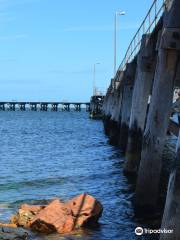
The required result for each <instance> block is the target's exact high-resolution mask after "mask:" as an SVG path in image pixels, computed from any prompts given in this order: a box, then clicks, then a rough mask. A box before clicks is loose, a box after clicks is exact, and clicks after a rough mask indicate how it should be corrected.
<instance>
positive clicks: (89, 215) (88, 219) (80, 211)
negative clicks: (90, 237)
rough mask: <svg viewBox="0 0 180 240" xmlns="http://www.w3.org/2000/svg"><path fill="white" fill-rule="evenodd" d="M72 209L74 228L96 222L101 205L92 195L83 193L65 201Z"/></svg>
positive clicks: (99, 214)
mask: <svg viewBox="0 0 180 240" xmlns="http://www.w3.org/2000/svg"><path fill="white" fill-rule="evenodd" d="M66 205H68V206H69V207H70V209H71V211H72V214H73V217H74V223H75V228H78V227H83V226H88V225H92V224H96V223H97V222H98V219H99V218H100V217H101V215H102V212H103V207H102V205H101V203H100V202H99V201H98V200H97V199H95V198H94V197H92V196H90V195H88V194H86V193H84V194H81V195H79V196H77V197H75V198H73V199H71V200H70V201H68V202H67V203H66Z"/></svg>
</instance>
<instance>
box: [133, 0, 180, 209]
mask: <svg viewBox="0 0 180 240" xmlns="http://www.w3.org/2000/svg"><path fill="white" fill-rule="evenodd" d="M174 2H176V0H174ZM170 13H171V14H173V18H176V16H175V15H174V14H175V12H172V11H170ZM167 14H168V16H166V17H167V19H168V18H169V19H171V17H172V16H171V15H169V12H168V13H167ZM168 26H169V25H168ZM171 27H172V28H173V26H171ZM178 30H179V29H176V31H175V30H174V32H177V31H178ZM170 31H171V29H170ZM168 33H169V28H167V25H165V26H164V28H163V31H162V36H161V41H160V44H159V47H158V60H157V65H156V73H155V77H154V85H153V91H152V98H151V103H150V109H149V113H148V119H147V125H146V130H145V133H144V137H143V147H142V153H141V163H140V168H139V174H138V180H137V186H136V206H139V207H148V208H149V209H150V208H155V207H156V204H157V199H158V193H159V180H160V173H161V165H162V163H161V158H162V152H163V147H164V142H165V137H166V132H167V128H168V124H169V117H170V112H171V107H172V100H173V89H174V81H175V76H176V72H177V65H178V61H179V53H178V49H177V48H176V45H173V44H170V46H168V45H167V42H173V41H174V37H175V36H176V34H175V35H172V36H173V38H172V39H169V34H168ZM175 38H176V37H175Z"/></svg>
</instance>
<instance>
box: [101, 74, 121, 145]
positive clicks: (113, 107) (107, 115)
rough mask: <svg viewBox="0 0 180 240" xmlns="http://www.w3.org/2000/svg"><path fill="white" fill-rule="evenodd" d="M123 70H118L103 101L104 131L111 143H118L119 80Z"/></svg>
mask: <svg viewBox="0 0 180 240" xmlns="http://www.w3.org/2000/svg"><path fill="white" fill-rule="evenodd" d="M123 74H124V73H123V72H118V73H117V74H116V77H115V79H113V80H112V81H111V85H110V87H109V89H108V91H107V94H106V97H105V99H104V103H103V115H104V119H103V123H104V129H105V133H106V134H107V135H108V136H109V142H110V144H112V145H118V143H119V127H120V111H121V103H122V89H121V80H122V77H123Z"/></svg>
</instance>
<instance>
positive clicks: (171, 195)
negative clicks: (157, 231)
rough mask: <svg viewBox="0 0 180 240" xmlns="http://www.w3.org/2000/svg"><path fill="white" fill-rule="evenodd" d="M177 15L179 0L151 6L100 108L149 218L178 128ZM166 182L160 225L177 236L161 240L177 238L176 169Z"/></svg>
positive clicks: (137, 204) (179, 29)
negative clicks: (167, 145) (171, 136)
mask: <svg viewBox="0 0 180 240" xmlns="http://www.w3.org/2000/svg"><path fill="white" fill-rule="evenodd" d="M179 13H180V1H179V0H166V1H162V4H159V2H158V1H157V0H155V1H154V2H153V4H152V6H151V8H150V10H149V12H148V14H147V16H146V18H145V19H144V21H143V23H142V25H141V26H140V28H139V29H138V31H137V33H136V34H135V36H134V38H133V39H132V41H131V43H130V45H129V47H128V50H127V52H126V55H125V57H124V59H123V61H122V63H121V65H120V67H119V69H118V71H117V73H116V76H115V77H114V78H113V79H112V80H111V82H110V86H109V88H108V91H107V93H106V96H105V98H104V102H103V107H102V111H103V122H104V129H105V133H106V134H107V135H108V136H109V140H110V143H112V144H114V145H119V148H120V150H121V152H124V154H125V162H124V173H125V174H129V175H133V176H134V175H135V176H136V177H137V178H136V190H135V199H134V200H135V201H134V204H135V209H136V210H140V211H142V212H143V213H144V212H145V211H146V210H147V212H149V214H153V213H154V212H156V208H157V204H158V200H159V197H160V195H159V186H160V176H161V173H162V154H163V150H164V146H165V141H166V139H167V133H168V132H169V133H172V134H174V135H175V136H177V135H178V131H179V128H180V126H179V123H175V122H173V120H172V118H170V116H171V114H172V108H173V94H174V90H175V89H176V88H177V87H179V86H180V14H179ZM153 14H154V17H153ZM147 22H148V24H147ZM133 62H134V63H137V64H136V65H135V71H134V74H132V76H131V80H129V78H126V77H125V76H126V73H127V71H128V68H129V66H130V65H131V64H132V63H133ZM178 148H179V147H178ZM177 156H178V157H177V158H179V154H178V153H177ZM169 181H170V182H169V190H168V194H167V201H166V208H165V212H164V218H163V219H164V220H163V223H162V226H163V227H167V226H170V227H173V226H172V225H170V224H168V221H170V222H171V223H173V225H174V227H175V228H174V229H175V235H166V237H165V235H164V236H161V239H169V240H173V239H180V231H179V230H177V229H179V220H178V219H179V217H180V215H179V214H178V213H177V212H175V211H179V204H180V198H179V196H180V195H179V190H178V187H179V186H180V177H179V168H177V167H176V169H175V170H174V171H173V172H172V175H171V177H170V180H169ZM173 189H174V190H173ZM174 203H175V204H176V206H174ZM167 236H169V238H168V237H167Z"/></svg>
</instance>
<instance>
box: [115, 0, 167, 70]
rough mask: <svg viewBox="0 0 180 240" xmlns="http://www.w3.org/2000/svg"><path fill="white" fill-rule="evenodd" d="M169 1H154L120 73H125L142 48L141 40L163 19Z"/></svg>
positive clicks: (123, 61) (128, 50)
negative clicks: (127, 65) (128, 64)
mask: <svg viewBox="0 0 180 240" xmlns="http://www.w3.org/2000/svg"><path fill="white" fill-rule="evenodd" d="M166 1H167V0H154V1H153V4H152V6H151V8H150V9H149V11H148V13H147V15H146V17H145V19H144V20H143V22H142V24H141V26H140V27H139V29H138V31H137V32H136V34H135V36H134V37H133V39H132V41H131V42H130V44H129V47H128V49H127V52H126V54H125V57H124V59H123V60H122V62H121V64H120V67H119V68H118V71H123V70H125V68H126V64H127V63H129V62H131V61H132V60H133V59H134V57H135V56H136V55H137V53H138V52H139V50H140V47H141V39H142V36H143V35H144V34H150V33H152V31H153V30H154V28H155V27H156V26H157V23H158V21H159V19H160V18H161V16H162V14H163V12H164V9H165V3H166Z"/></svg>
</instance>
